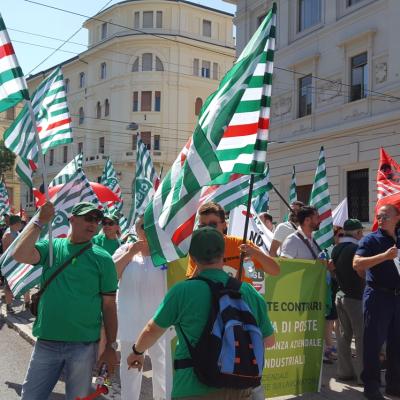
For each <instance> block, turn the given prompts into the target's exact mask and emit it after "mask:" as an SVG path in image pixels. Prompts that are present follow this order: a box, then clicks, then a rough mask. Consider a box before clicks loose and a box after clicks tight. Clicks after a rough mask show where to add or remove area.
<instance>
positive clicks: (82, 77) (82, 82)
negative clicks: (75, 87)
mask: <svg viewBox="0 0 400 400" xmlns="http://www.w3.org/2000/svg"><path fill="white" fill-rule="evenodd" d="M85 84H86V82H85V73H84V72H81V73H80V74H79V87H80V88H84V87H85Z"/></svg>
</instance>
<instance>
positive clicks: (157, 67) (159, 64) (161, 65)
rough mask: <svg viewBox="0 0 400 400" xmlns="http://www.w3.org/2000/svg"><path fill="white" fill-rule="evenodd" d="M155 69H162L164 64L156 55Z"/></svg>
mask: <svg viewBox="0 0 400 400" xmlns="http://www.w3.org/2000/svg"><path fill="white" fill-rule="evenodd" d="M156 71H164V65H163V63H162V61H161V60H160V59H159V58H158V57H157V56H156Z"/></svg>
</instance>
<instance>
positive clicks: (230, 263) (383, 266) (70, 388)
mask: <svg viewBox="0 0 400 400" xmlns="http://www.w3.org/2000/svg"><path fill="white" fill-rule="evenodd" d="M53 216H54V207H53V205H52V204H51V203H49V202H48V203H46V204H45V205H44V206H42V207H41V209H40V211H39V218H38V219H37V220H36V221H35V222H34V223H33V224H31V225H29V227H28V229H25V232H24V234H23V235H22V237H21V238H19V240H18V242H17V245H16V246H15V248H14V249H13V256H14V258H15V259H16V260H17V261H19V262H22V263H27V264H32V265H37V264H40V265H42V266H43V272H42V278H41V286H43V285H44V283H45V282H47V281H48V282H50V281H52V282H51V283H48V286H47V287H46V290H45V291H44V292H43V293H42V295H41V298H40V302H39V303H38V304H39V307H38V316H37V318H36V320H35V323H34V327H33V334H34V335H35V336H36V337H37V338H38V340H37V342H36V345H35V348H34V351H33V353H32V357H31V361H30V364H29V367H28V371H27V374H26V378H25V382H24V384H23V388H22V399H24V400H39V399H40V400H43V399H47V398H48V397H49V395H50V393H51V391H52V389H53V387H54V386H55V384H56V382H57V380H58V379H59V378H60V376H61V373H62V372H63V371H64V378H65V382H66V398H67V399H71V400H75V398H77V397H79V396H81V397H82V396H87V395H88V394H89V393H90V390H91V389H90V387H91V376H92V367H93V366H94V364H95V362H96V360H97V361H98V363H99V365H100V364H101V363H106V365H107V366H108V368H109V371H110V373H112V372H113V370H114V368H115V367H116V366H117V365H118V364H119V366H120V377H121V389H122V392H121V398H122V399H123V400H125V399H126V400H127V399H137V400H138V399H139V397H140V387H141V380H142V367H143V362H144V358H143V356H144V352H146V351H147V353H148V355H149V356H150V358H151V361H152V369H153V398H154V399H169V398H171V396H172V398H177V399H181V400H184V399H188V400H189V399H192V398H193V399H202V398H204V399H214V398H215V399H225V398H226V399H254V400H259V399H263V398H264V393H263V389H262V387H261V386H260V385H259V382H258V384H256V383H253V384H251V385H249V386H248V387H245V388H238V387H235V385H234V384H231V386H230V384H229V383H228V384H226V385H225V389H216V388H215V387H213V385H207V381H204V380H201V379H200V380H199V377H198V376H197V372H194V371H195V370H196V368H197V369H198V367H196V368H194V366H195V365H194V364H193V363H196V362H197V361H195V356H194V355H193V354H194V353H193V349H191V346H195V345H196V343H200V342H201V340H203V336H204V334H203V331H204V330H205V329H204V328H205V326H206V324H207V323H208V318H209V314H210V307H211V309H212V307H213V306H212V301H214V300H211V294H210V293H209V290H211V292H212V290H213V289H212V287H213V285H214V284H220V285H228V284H231V281H230V280H229V279H230V277H234V278H238V280H237V282H239V283H238V285H237V287H234V286H235V285H233V284H232V285H233V286H232V290H233V291H234V290H237V291H238V293H240V295H236V296H239V297H241V298H243V300H244V301H245V302H246V304H247V309H248V312H249V313H250V314H251V316H252V318H253V319H252V320H253V321H254V324H255V325H256V326H257V327H258V328H259V329H260V335H261V337H263V340H264V345H265V347H270V346H273V344H274V336H273V329H272V325H271V323H270V321H269V317H268V313H267V308H266V306H265V302H264V300H263V298H262V297H261V296H260V295H259V294H258V293H257V292H256V291H255V290H254V289H253V288H252V286H251V283H252V279H251V274H249V273H248V271H247V270H246V269H244V270H243V269H241V268H240V264H241V258H245V259H250V260H251V262H252V265H253V266H254V268H255V269H258V270H260V271H263V272H264V273H266V274H267V279H268V275H279V273H280V267H279V263H278V262H277V259H276V258H274V257H286V258H293V259H308V260H320V261H321V263H322V267H323V268H326V271H327V287H328V294H327V304H328V305H329V307H327V310H326V315H325V320H326V325H325V335H324V343H325V344H324V362H325V363H331V364H332V363H335V364H336V370H337V373H336V379H338V380H341V381H349V382H350V381H353V382H354V384H359V385H364V396H365V397H366V398H367V399H371V400H379V399H383V398H384V397H383V395H382V394H381V392H380V386H381V381H380V376H381V368H383V367H384V368H386V394H389V395H397V396H399V395H400V344H399V340H398V338H399V337H400V262H399V259H398V248H399V247H400V238H399V237H398V236H397V227H398V225H399V224H400V211H399V210H398V209H397V208H396V207H394V206H383V207H381V208H380V209H379V210H378V214H377V220H378V226H379V227H378V230H377V231H376V232H373V233H370V234H367V235H365V236H364V227H363V226H362V224H361V222H360V221H359V220H357V219H348V220H347V221H345V222H344V224H343V226H335V227H334V245H333V246H331V248H329V249H325V250H324V251H322V250H321V248H320V247H319V245H318V243H317V242H316V241H315V239H314V237H313V233H314V232H315V231H317V230H318V228H319V223H320V219H319V215H318V212H317V210H316V209H315V208H314V207H311V206H306V205H304V204H303V203H302V202H300V201H296V202H294V203H293V204H292V205H291V208H290V210H289V214H288V217H287V221H284V222H282V223H279V224H278V225H277V226H276V227H275V225H274V224H273V219H272V216H271V215H270V214H269V213H267V212H264V213H262V214H260V215H259V217H260V218H259V219H260V221H261V222H262V223H263V224H264V225H265V227H266V228H267V229H269V230H270V231H271V232H273V239H272V243H271V246H270V251H269V254H266V253H265V252H263V251H262V250H261V249H260V248H258V247H257V246H256V245H254V244H253V243H252V242H247V243H244V244H243V243H242V240H241V238H237V237H234V236H230V235H227V234H226V229H227V224H228V223H229V221H228V220H227V219H226V215H225V211H224V209H223V208H222V207H221V206H220V205H218V204H216V203H207V204H204V205H202V206H201V207H200V209H199V210H198V225H197V227H196V230H195V231H194V234H193V239H192V243H191V247H190V251H189V258H188V266H187V272H186V275H187V277H188V278H189V280H188V281H186V282H183V283H182V284H180V285H177V286H175V287H173V288H172V289H171V290H170V291H167V282H166V267H165V268H163V267H161V268H160V267H155V266H154V264H153V262H152V259H151V257H150V248H149V244H148V242H147V239H146V236H145V234H144V221H143V218H142V217H141V218H139V219H138V220H137V222H136V224H135V229H134V232H135V234H134V235H133V236H132V235H128V236H126V237H125V238H121V232H120V228H119V218H118V214H116V213H113V214H104V213H103V212H102V211H100V210H98V209H97V208H96V207H95V206H94V205H93V204H91V203H78V204H77V205H75V207H74V209H73V210H72V216H71V217H70V232H69V236H68V237H67V238H63V239H55V240H54V241H53V249H54V261H53V266H50V265H49V248H48V245H49V243H48V240H39V235H40V233H41V230H42V229H43V227H44V225H46V224H48V223H49V222H50V221H51V220H52V218H53ZM99 224H101V226H102V230H101V232H100V233H98V232H99ZM21 230H22V221H21V218H20V217H19V216H16V215H11V216H6V218H5V219H4V225H3V226H2V227H0V235H1V236H2V237H1V245H2V249H1V250H2V251H3V252H4V251H6V249H7V248H8V247H9V246H10V244H11V243H12V242H13V241H14V240H15V239H16V238H17V237H18V235H19V232H20V231H21ZM242 254H243V256H242V257H241V255H242ZM319 265H321V264H319ZM55 267H56V268H55ZM54 271H57V273H54ZM239 271H240V272H239ZM242 272H243V273H242ZM53 275H54V277H53ZM202 280H203V281H204V282H202ZM207 281H211V282H213V283H210V282H208V283H207ZM206 283H207V284H206ZM207 285H211V286H210V289H208V288H207ZM117 289H118V290H117ZM214 290H215V287H214ZM212 293H213V292H212ZM4 296H5V302H6V308H7V312H8V313H13V312H14V310H13V307H12V293H11V291H10V289H9V287H8V285H7V282H6V281H5V282H4ZM214 297H215V296H214V294H213V297H212V298H213V299H214ZM24 302H25V306H26V308H28V305H29V302H30V298H29V293H27V294H25V297H24ZM210 302H211V303H210ZM117 321H118V322H117ZM172 326H173V327H174V328H175V330H176V334H177V336H178V338H179V341H178V345H177V348H176V351H175V369H176V372H175V374H174V376H173V377H172V374H171V371H170V369H169V368H167V363H168V360H169V359H170V357H171V355H170V338H169V336H168V335H164V333H165V332H166V331H167V330H168V328H170V327H172ZM142 328H143V330H142ZM100 338H102V340H101V342H102V344H100V346H99V341H100ZM353 339H354V344H355V346H354V348H353V347H352V342H353ZM117 340H118V342H117ZM132 345H133V346H132ZM118 348H119V350H120V353H121V359H120V362H118V360H117V353H116V350H117V349H118ZM98 353H100V355H98ZM252 356H254V357H255V359H256V358H257V357H256V354H255V352H254V354H253V353H252ZM191 357H192V358H193V360H190V358H191ZM205 382H206V383H205ZM254 382H256V381H254ZM171 393H172V394H171Z"/></svg>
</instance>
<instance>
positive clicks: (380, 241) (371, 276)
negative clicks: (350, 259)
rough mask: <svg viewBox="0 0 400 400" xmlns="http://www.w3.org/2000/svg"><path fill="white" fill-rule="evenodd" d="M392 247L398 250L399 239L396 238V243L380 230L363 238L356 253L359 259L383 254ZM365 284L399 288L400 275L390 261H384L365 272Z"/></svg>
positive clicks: (399, 245)
mask: <svg viewBox="0 0 400 400" xmlns="http://www.w3.org/2000/svg"><path fill="white" fill-rule="evenodd" d="M393 245H396V246H397V247H398V248H400V237H399V236H397V240H396V242H395V241H394V240H393V238H392V237H390V236H389V235H387V234H386V233H385V231H383V230H382V229H378V230H377V231H375V232H372V233H369V234H368V235H366V236H364V237H363V238H362V239H361V241H360V243H359V245H358V249H357V251H356V254H357V255H358V256H361V257H372V256H375V255H377V254H380V253H383V252H385V251H386V250H388V249H389V248H390V247H392V246H393ZM365 278H366V281H367V283H372V284H375V285H377V286H380V287H384V288H390V289H392V288H400V275H399V273H398V271H397V268H396V266H395V264H394V262H393V261H392V260H386V261H384V262H382V263H380V264H377V265H375V266H374V267H372V268H369V269H368V270H367V271H366V277H365Z"/></svg>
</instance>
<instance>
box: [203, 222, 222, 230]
mask: <svg viewBox="0 0 400 400" xmlns="http://www.w3.org/2000/svg"><path fill="white" fill-rule="evenodd" d="M206 226H209V227H210V228H216V227H217V226H218V222H209V223H208V224H199V226H198V228H199V229H200V228H205V227H206Z"/></svg>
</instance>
